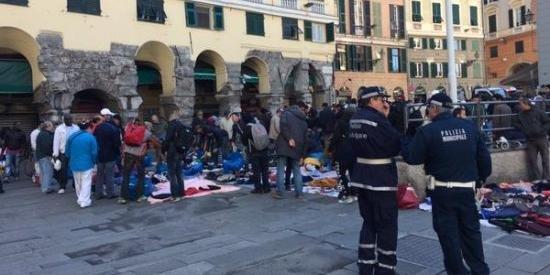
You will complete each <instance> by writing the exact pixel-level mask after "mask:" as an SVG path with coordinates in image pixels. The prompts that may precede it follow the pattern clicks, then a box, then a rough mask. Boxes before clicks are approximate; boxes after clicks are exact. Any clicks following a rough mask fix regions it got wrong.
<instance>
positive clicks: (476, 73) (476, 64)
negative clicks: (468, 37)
mask: <svg viewBox="0 0 550 275" xmlns="http://www.w3.org/2000/svg"><path fill="white" fill-rule="evenodd" d="M473 69H474V78H481V64H480V63H479V62H474V65H473Z"/></svg>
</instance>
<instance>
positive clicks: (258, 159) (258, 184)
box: [250, 154, 271, 191]
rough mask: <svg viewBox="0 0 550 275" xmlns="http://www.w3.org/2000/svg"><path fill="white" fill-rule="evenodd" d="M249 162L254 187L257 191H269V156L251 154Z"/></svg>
mask: <svg viewBox="0 0 550 275" xmlns="http://www.w3.org/2000/svg"><path fill="white" fill-rule="evenodd" d="M250 162H251V163H252V176H251V179H252V182H254V189H255V190H258V191H269V190H270V189H271V186H270V185H269V167H268V165H269V158H268V157H267V155H265V154H264V155H251V156H250Z"/></svg>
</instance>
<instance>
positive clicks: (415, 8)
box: [412, 1, 422, 22]
mask: <svg viewBox="0 0 550 275" xmlns="http://www.w3.org/2000/svg"><path fill="white" fill-rule="evenodd" d="M412 21H413V22H420V21H422V7H421V4H420V2H419V1H413V2H412Z"/></svg>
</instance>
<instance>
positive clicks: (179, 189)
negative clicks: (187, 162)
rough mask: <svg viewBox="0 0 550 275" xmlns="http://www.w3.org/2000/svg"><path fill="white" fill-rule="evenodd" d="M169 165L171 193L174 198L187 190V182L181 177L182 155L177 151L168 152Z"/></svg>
mask: <svg viewBox="0 0 550 275" xmlns="http://www.w3.org/2000/svg"><path fill="white" fill-rule="evenodd" d="M166 162H167V166H168V179H169V180H170V193H171V194H172V197H174V198H180V197H182V196H183V193H184V191H185V183H184V182H183V178H182V177H181V172H182V171H181V155H180V154H178V153H177V152H170V153H168V158H167V159H166Z"/></svg>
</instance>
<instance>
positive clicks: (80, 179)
mask: <svg viewBox="0 0 550 275" xmlns="http://www.w3.org/2000/svg"><path fill="white" fill-rule="evenodd" d="M73 177H74V189H75V191H76V196H77V198H78V200H77V201H76V202H77V203H78V205H80V207H88V206H90V205H91V204H92V200H91V199H90V194H91V193H92V169H90V170H87V171H81V172H76V171H74V172H73Z"/></svg>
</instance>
